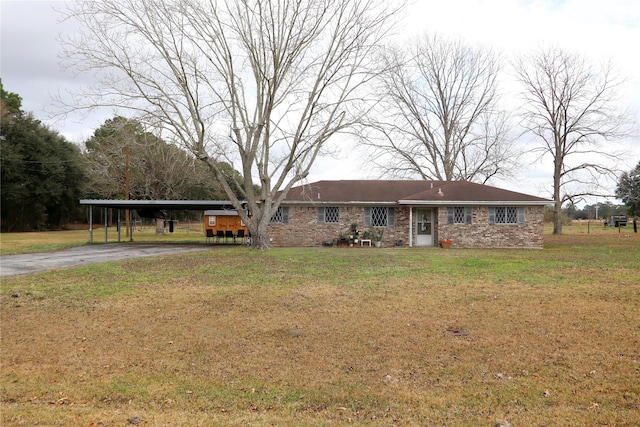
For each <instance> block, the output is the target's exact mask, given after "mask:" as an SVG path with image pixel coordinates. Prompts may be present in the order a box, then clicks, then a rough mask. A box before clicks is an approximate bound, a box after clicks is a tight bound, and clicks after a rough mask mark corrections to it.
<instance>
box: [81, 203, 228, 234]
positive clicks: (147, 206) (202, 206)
mask: <svg viewBox="0 0 640 427" xmlns="http://www.w3.org/2000/svg"><path fill="white" fill-rule="evenodd" d="M80 205H83V206H89V243H93V208H94V207H96V208H103V209H104V212H105V215H104V218H105V219H104V222H105V223H104V242H105V243H107V242H108V215H107V211H108V209H116V210H117V221H118V224H120V214H121V211H123V210H124V211H125V219H127V220H128V221H127V222H128V224H129V241H133V221H132V211H133V210H134V209H135V210H145V211H151V212H156V211H165V210H197V211H200V210H201V211H205V210H209V209H215V210H233V211H236V208H234V207H233V204H232V203H231V202H230V201H229V200H97V199H84V200H80ZM127 215H128V217H127ZM120 228H121V227H118V242H120V241H121V238H120V237H121V236H120Z"/></svg>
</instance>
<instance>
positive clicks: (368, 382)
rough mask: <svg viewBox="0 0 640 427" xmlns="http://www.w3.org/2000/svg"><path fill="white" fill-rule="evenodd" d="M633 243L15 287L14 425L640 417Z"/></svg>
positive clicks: (592, 238) (5, 328)
mask: <svg viewBox="0 0 640 427" xmlns="http://www.w3.org/2000/svg"><path fill="white" fill-rule="evenodd" d="M599 231H602V230H599ZM627 234H628V233H627ZM628 235H629V237H621V236H620V235H618V234H616V233H615V232H613V230H604V231H602V232H598V233H596V234H593V233H589V234H586V233H580V232H575V233H572V234H569V235H566V236H546V237H547V240H546V241H547V244H548V247H547V249H545V250H543V251H513V250H511V251H503V250H473V251H471V250H441V249H429V250H419V249H411V250H406V249H382V250H378V249H335V248H333V249H328V248H323V249H286V250H285V249H282V250H280V249H278V250H272V251H268V252H267V253H259V252H255V251H253V250H250V249H246V248H224V249H221V250H219V251H207V252H205V253H196V254H188V255H181V256H172V257H164V258H161V259H146V258H145V259H138V260H130V261H123V262H116V263H110V264H102V265H96V266H90V267H81V268H74V269H68V270H62V271H57V272H51V273H42V274H34V275H30V276H22V277H15V278H9V279H3V281H2V295H1V304H2V305H1V308H2V312H1V320H2V349H1V350H0V356H1V361H2V369H1V376H0V381H1V385H2V388H1V391H2V404H1V406H0V409H1V410H2V425H51V426H54V425H60V426H63V425H80V426H89V425H93V426H97V425H105V426H107V425H128V424H130V423H131V422H137V421H140V424H141V425H148V426H165V425H182V426H194V425H201V426H209V425H343V424H349V423H353V424H369V425H486V426H492V425H495V423H496V422H497V421H498V420H507V421H509V422H510V423H511V424H512V425H514V426H523V425H527V426H529V425H539V426H543V425H545V426H550V425H563V426H572V425H575V426H583V425H640V385H639V382H638V377H639V375H640V311H639V309H640V273H639V265H640V238H639V237H638V235H633V234H628ZM16 295H17V297H16ZM136 417H137V418H136ZM129 420H130V421H129Z"/></svg>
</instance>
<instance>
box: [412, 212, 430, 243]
mask: <svg viewBox="0 0 640 427" xmlns="http://www.w3.org/2000/svg"><path fill="white" fill-rule="evenodd" d="M432 222H433V209H417V210H416V246H433V227H432Z"/></svg>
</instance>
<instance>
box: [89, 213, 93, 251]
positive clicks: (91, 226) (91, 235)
mask: <svg viewBox="0 0 640 427" xmlns="http://www.w3.org/2000/svg"><path fill="white" fill-rule="evenodd" d="M89 243H93V205H89Z"/></svg>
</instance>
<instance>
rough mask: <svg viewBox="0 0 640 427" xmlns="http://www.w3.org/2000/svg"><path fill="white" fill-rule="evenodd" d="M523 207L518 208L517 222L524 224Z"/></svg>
mask: <svg viewBox="0 0 640 427" xmlns="http://www.w3.org/2000/svg"><path fill="white" fill-rule="evenodd" d="M524 219H525V218H524V208H518V224H524Z"/></svg>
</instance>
